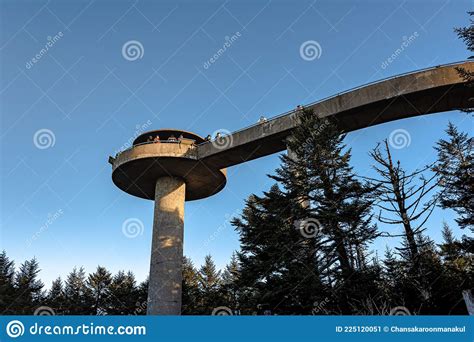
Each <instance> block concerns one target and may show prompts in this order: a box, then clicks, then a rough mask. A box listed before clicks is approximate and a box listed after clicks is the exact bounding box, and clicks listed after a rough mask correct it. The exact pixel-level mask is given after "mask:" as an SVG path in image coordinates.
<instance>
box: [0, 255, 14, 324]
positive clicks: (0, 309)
mask: <svg viewBox="0 0 474 342" xmlns="http://www.w3.org/2000/svg"><path fill="white" fill-rule="evenodd" d="M14 265H15V264H14V262H13V261H10V259H9V258H8V257H7V253H6V251H2V253H0V314H2V315H7V314H15V313H16V312H15V309H14V308H12V305H11V304H12V303H13V301H14V300H15V287H14V280H15V266H14Z"/></svg>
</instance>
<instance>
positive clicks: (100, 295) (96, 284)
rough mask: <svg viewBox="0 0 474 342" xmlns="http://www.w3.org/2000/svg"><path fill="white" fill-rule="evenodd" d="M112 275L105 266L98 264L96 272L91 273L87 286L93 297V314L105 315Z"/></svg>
mask: <svg viewBox="0 0 474 342" xmlns="http://www.w3.org/2000/svg"><path fill="white" fill-rule="evenodd" d="M111 282H112V275H111V273H110V272H109V271H107V269H106V268H105V267H102V266H97V269H96V271H95V272H94V273H92V274H89V277H88V279H87V286H88V287H89V289H90V291H91V294H92V299H93V307H92V308H93V314H95V315H105V314H106V313H107V309H108V303H109V300H110V284H111Z"/></svg>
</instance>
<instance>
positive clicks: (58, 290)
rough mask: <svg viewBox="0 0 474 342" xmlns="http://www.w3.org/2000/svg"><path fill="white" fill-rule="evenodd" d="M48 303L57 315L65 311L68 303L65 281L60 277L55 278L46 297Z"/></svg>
mask: <svg viewBox="0 0 474 342" xmlns="http://www.w3.org/2000/svg"><path fill="white" fill-rule="evenodd" d="M46 305H47V306H49V307H51V308H52V309H53V310H54V312H55V314H57V315H58V314H62V313H63V311H64V309H65V305H66V298H65V295H64V288H63V282H62V280H61V278H60V277H59V278H57V279H56V280H53V283H52V285H51V289H50V290H49V292H48V296H47V299H46Z"/></svg>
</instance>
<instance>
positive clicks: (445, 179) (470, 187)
mask: <svg viewBox="0 0 474 342" xmlns="http://www.w3.org/2000/svg"><path fill="white" fill-rule="evenodd" d="M446 133H447V134H448V137H449V139H448V140H444V139H440V140H439V141H438V143H437V144H436V147H435V149H436V151H437V152H438V160H437V162H436V165H435V166H434V170H435V171H436V172H437V174H438V176H439V184H440V186H441V188H442V190H441V194H440V197H441V206H442V207H443V208H450V209H453V210H454V211H455V212H456V213H457V214H458V215H459V218H458V219H456V222H457V223H458V224H459V226H460V227H461V228H465V227H470V229H471V230H472V231H473V232H474V153H473V146H474V140H473V138H470V137H468V135H467V133H461V132H459V131H458V130H457V128H456V127H455V126H454V125H453V124H452V123H449V126H448V128H447V130H446Z"/></svg>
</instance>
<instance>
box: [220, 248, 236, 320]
mask: <svg viewBox="0 0 474 342" xmlns="http://www.w3.org/2000/svg"><path fill="white" fill-rule="evenodd" d="M239 279H240V265H239V260H238V257H237V254H236V253H235V252H234V253H232V257H231V259H230V262H229V264H228V265H226V267H225V269H224V271H223V272H222V290H223V293H224V294H223V295H224V298H225V301H226V303H228V304H227V306H229V307H230V308H232V309H233V310H235V311H238V310H239V292H240V291H239V284H238V283H239Z"/></svg>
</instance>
